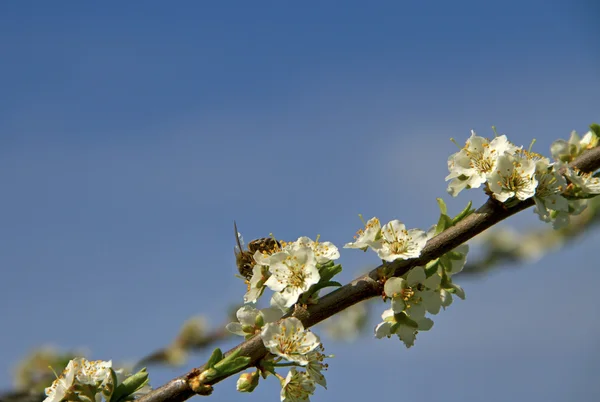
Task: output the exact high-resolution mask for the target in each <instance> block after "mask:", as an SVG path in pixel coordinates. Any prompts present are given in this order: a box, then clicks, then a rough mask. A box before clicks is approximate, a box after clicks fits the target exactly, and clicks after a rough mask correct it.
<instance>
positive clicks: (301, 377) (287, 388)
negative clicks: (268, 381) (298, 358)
mask: <svg viewBox="0 0 600 402" xmlns="http://www.w3.org/2000/svg"><path fill="white" fill-rule="evenodd" d="M315 388H316V386H315V382H314V380H313V379H312V378H311V377H309V376H308V375H307V374H306V373H305V372H303V371H297V370H296V368H295V367H293V368H292V369H291V370H290V371H289V373H288V375H287V377H286V378H285V380H283V381H282V382H281V395H280V397H281V402H301V401H310V398H309V397H310V396H311V395H312V394H313V393H314V392H315Z"/></svg>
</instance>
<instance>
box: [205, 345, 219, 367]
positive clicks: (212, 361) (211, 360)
mask: <svg viewBox="0 0 600 402" xmlns="http://www.w3.org/2000/svg"><path fill="white" fill-rule="evenodd" d="M221 360H223V352H222V351H221V349H219V348H216V349H215V350H213V352H212V354H211V355H210V358H209V359H208V361H207V362H206V366H207V367H210V368H213V367H214V366H215V364H217V363H218V362H220V361H221Z"/></svg>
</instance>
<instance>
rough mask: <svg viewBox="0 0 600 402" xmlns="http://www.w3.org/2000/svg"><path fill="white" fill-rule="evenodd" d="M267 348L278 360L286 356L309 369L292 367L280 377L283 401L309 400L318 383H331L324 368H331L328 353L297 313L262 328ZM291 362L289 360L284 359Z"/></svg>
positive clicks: (324, 384)
mask: <svg viewBox="0 0 600 402" xmlns="http://www.w3.org/2000/svg"><path fill="white" fill-rule="evenodd" d="M261 337H262V340H263V343H264V345H265V347H266V348H267V350H268V351H269V352H271V353H272V354H273V355H275V356H276V360H275V363H278V362H280V361H281V360H283V359H285V360H287V361H288V362H290V363H292V364H296V365H297V366H300V367H304V368H305V371H302V370H297V369H296V368H295V367H294V368H292V369H291V370H290V372H289V373H288V375H287V377H286V378H285V379H284V378H283V377H280V378H279V379H280V381H281V387H282V389H281V401H282V402H283V401H290V402H293V401H308V400H309V395H312V394H313V392H314V391H315V384H319V385H321V386H322V387H324V388H326V387H327V382H326V380H325V376H324V375H323V373H322V372H321V371H322V370H326V369H327V364H325V363H323V360H324V359H325V358H326V357H331V356H327V355H324V354H323V353H322V352H323V346H322V345H321V341H320V340H319V337H318V336H317V335H315V334H313V333H312V332H310V331H309V330H305V329H304V326H303V325H302V322H300V320H299V319H297V318H295V317H290V318H285V319H283V320H281V322H280V323H278V324H275V323H270V324H266V325H265V326H264V327H263V330H262V332H261ZM283 364H284V365H289V363H283Z"/></svg>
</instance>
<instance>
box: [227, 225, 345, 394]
mask: <svg viewBox="0 0 600 402" xmlns="http://www.w3.org/2000/svg"><path fill="white" fill-rule="evenodd" d="M339 257H340V253H339V251H338V248H337V247H336V246H334V245H333V244H332V243H330V242H320V241H319V240H318V238H317V240H316V241H313V240H311V239H310V238H308V237H300V238H299V239H298V240H296V241H295V242H291V243H285V242H282V241H279V242H278V247H277V248H275V249H274V250H270V251H256V252H255V253H254V256H253V260H254V267H253V268H252V277H251V278H250V280H249V281H248V292H247V293H246V294H245V295H244V301H245V302H246V303H249V304H246V305H244V306H242V307H241V308H240V309H239V310H238V311H237V319H238V322H233V323H229V324H228V325H227V327H226V328H227V330H228V331H230V332H232V333H234V334H237V335H241V336H244V337H246V338H250V337H252V336H254V335H255V334H260V336H261V338H262V341H263V343H264V345H265V347H266V348H267V350H269V352H271V354H272V355H271V357H270V358H267V359H263V361H262V363H261V365H260V367H261V371H262V374H263V376H266V375H267V374H269V373H271V374H274V375H276V376H277V377H278V378H279V380H280V382H281V387H282V389H281V400H282V401H289V402H293V401H308V400H309V396H310V395H312V394H313V393H314V391H315V388H316V386H315V384H319V385H321V386H323V387H326V384H327V383H326V381H325V377H324V375H323V374H322V373H321V371H322V370H325V369H327V364H325V363H323V360H324V359H325V358H326V357H331V356H327V355H325V354H323V353H322V352H323V346H322V345H321V342H320V340H319V337H318V336H317V335H315V334H313V333H312V332H310V331H308V330H305V329H304V326H303V325H302V322H300V320H298V319H297V318H294V317H290V318H285V319H283V320H281V321H280V322H279V323H275V321H277V320H278V319H280V318H281V316H282V315H283V312H285V311H287V310H288V308H289V307H291V306H293V305H294V304H296V303H298V302H299V301H301V302H305V301H306V302H308V301H310V300H311V297H315V296H316V295H317V292H318V291H319V289H321V288H323V287H326V286H333V285H332V283H333V282H330V281H331V278H332V277H333V276H334V275H335V274H337V273H339V272H340V271H341V266H339V265H335V264H334V261H335V260H337V259H338V258H339ZM338 286H339V284H338ZM266 288H269V289H271V290H272V291H273V292H274V293H273V296H272V297H271V307H269V308H265V309H262V310H258V309H257V308H255V307H254V306H253V305H252V304H253V303H256V302H257V301H258V299H259V298H260V296H261V295H262V294H263V292H264V290H265V289H266ZM309 290H310V292H308V291H309ZM303 295H304V298H303V299H302V300H300V297H301V296H303ZM250 303H252V304H250ZM284 359H285V362H282V361H283V360H284ZM290 365H292V366H296V367H292V368H291V370H290V371H289V373H288V375H287V377H286V378H284V377H281V376H279V375H278V374H277V373H276V372H275V369H276V368H277V367H279V366H290ZM297 367H301V368H302V369H298V368H297ZM258 376H259V373H258V372H254V373H243V374H242V375H241V376H240V378H239V379H238V382H237V389H238V391H240V392H252V391H253V390H254V389H255V388H256V386H257V385H258V380H259V377H258Z"/></svg>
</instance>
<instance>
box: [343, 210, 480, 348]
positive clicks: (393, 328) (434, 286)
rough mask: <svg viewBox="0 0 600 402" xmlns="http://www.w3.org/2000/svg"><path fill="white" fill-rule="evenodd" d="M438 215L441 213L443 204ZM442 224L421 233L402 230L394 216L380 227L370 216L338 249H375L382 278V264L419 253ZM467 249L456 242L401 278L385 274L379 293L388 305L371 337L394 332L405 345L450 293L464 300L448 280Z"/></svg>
mask: <svg viewBox="0 0 600 402" xmlns="http://www.w3.org/2000/svg"><path fill="white" fill-rule="evenodd" d="M442 215H443V216H445V206H444V209H443V210H442ZM440 222H449V223H448V225H450V224H451V222H452V220H450V219H449V218H448V219H440ZM454 223H455V222H454ZM448 225H442V224H438V225H436V226H434V227H432V228H431V229H430V230H429V231H428V232H425V231H423V230H420V229H409V230H407V229H406V227H405V225H404V224H403V223H402V222H400V221H398V220H393V221H391V222H389V223H387V224H385V225H384V226H381V223H380V221H379V219H378V218H376V217H374V218H371V219H370V220H369V221H368V222H366V223H365V228H364V229H361V230H359V231H358V234H357V236H356V237H355V240H354V242H351V243H347V244H346V245H345V246H344V248H358V249H361V250H364V251H366V250H367V249H372V250H373V251H375V252H376V253H377V255H378V256H379V257H380V258H381V259H382V260H383V261H384V266H383V267H384V272H383V276H384V277H386V278H387V275H389V274H391V272H385V268H386V266H388V265H386V264H385V263H389V262H393V261H395V260H407V259H410V258H416V257H419V256H420V255H421V251H422V250H423V248H424V247H425V244H426V243H427V240H429V239H430V238H431V237H433V236H434V235H436V234H438V233H440V232H441V231H443V230H444V229H446V228H447V226H448ZM468 250H469V248H468V246H467V245H462V246H459V247H457V248H456V249H455V250H453V251H451V252H449V253H447V254H445V255H444V256H442V257H440V258H438V259H436V260H434V261H431V262H430V263H429V264H427V266H426V267H415V268H413V269H411V270H410V271H408V272H407V273H406V274H405V275H403V276H402V277H389V278H387V279H386V281H385V285H384V297H385V298H386V299H389V300H391V308H390V309H388V310H385V311H384V312H383V314H382V319H383V322H381V323H380V324H379V325H377V327H376V328H375V336H376V337H377V338H383V337H388V338H389V337H391V336H392V335H397V336H398V338H399V339H400V340H401V341H402V342H404V344H405V345H406V347H411V346H412V345H413V344H414V342H415V339H416V336H417V333H418V332H419V331H427V330H429V329H431V327H432V326H433V321H432V320H431V319H430V318H427V317H425V315H426V313H429V314H437V313H439V312H440V309H441V308H442V307H443V308H446V307H448V306H449V305H450V304H451V303H452V294H456V295H457V296H459V297H460V298H462V299H464V297H465V295H464V291H463V290H462V288H461V287H460V286H458V285H456V284H454V283H452V280H451V277H452V275H454V274H456V273H458V272H460V271H461V270H462V269H463V267H464V265H465V262H466V256H467V252H468Z"/></svg>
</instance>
